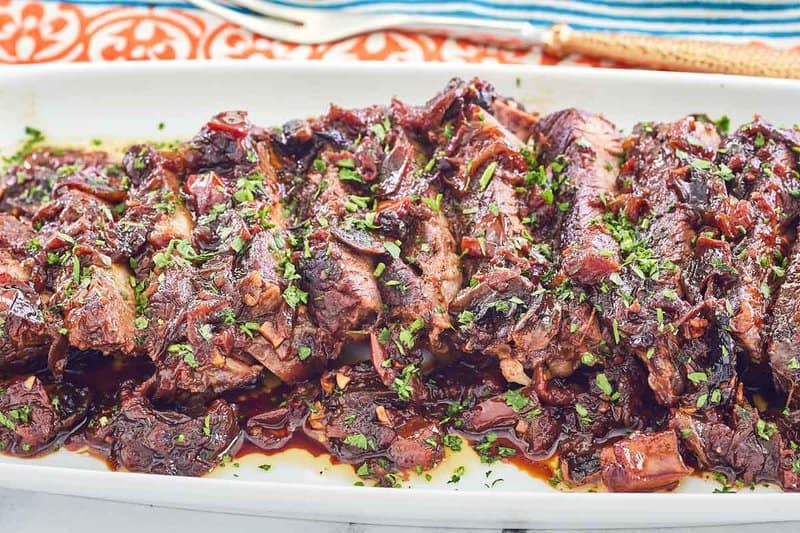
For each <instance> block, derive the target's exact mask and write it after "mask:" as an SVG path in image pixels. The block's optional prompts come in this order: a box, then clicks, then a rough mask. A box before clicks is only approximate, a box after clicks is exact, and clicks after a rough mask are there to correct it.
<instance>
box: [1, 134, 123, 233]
mask: <svg viewBox="0 0 800 533" xmlns="http://www.w3.org/2000/svg"><path fill="white" fill-rule="evenodd" d="M77 173H84V174H86V175H84V178H89V176H92V177H93V178H101V179H100V180H98V181H95V179H92V181H93V182H96V183H98V184H100V183H102V184H103V185H104V186H107V185H109V184H111V186H112V189H113V190H114V191H115V192H114V194H113V195H112V196H113V197H114V198H116V199H117V201H119V198H120V195H121V192H120V191H121V189H122V188H121V187H120V183H119V180H120V179H121V178H122V174H121V173H120V172H119V168H118V167H116V166H115V165H113V164H112V163H111V161H110V160H109V157H108V155H107V154H105V153H103V152H85V151H81V150H61V149H49V148H42V149H36V150H35V151H33V152H31V153H29V154H27V155H26V156H25V157H24V159H23V161H21V162H19V163H17V164H13V165H11V166H9V167H8V168H7V169H6V170H5V172H4V175H3V178H2V183H0V211H2V212H5V213H9V214H12V215H14V216H17V217H20V218H25V219H30V218H32V217H33V215H34V214H35V213H36V211H37V210H38V209H39V207H40V206H41V205H42V204H44V203H47V202H49V201H50V200H51V199H52V197H53V190H54V188H55V187H56V185H60V184H61V182H62V181H67V180H69V179H70V178H72V177H73V176H74V175H75V174H77ZM107 178H110V179H107ZM73 181H77V182H78V183H79V184H82V185H89V179H80V180H73Z"/></svg>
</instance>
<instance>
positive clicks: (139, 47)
mask: <svg viewBox="0 0 800 533" xmlns="http://www.w3.org/2000/svg"><path fill="white" fill-rule="evenodd" d="M156 2H157V3H153V2H152V1H150V2H148V1H138V0H116V1H115V0H78V1H75V2H71V3H63V2H57V1H52V0H0V63H44V62H52V61H115V60H154V59H155V60H162V59H221V58H233V59H251V58H265V59H326V58H331V59H347V60H386V61H458V62H497V63H532V64H553V63H557V62H559V61H558V60H557V59H555V58H553V57H548V56H547V55H545V54H542V53H541V50H540V49H538V48H534V49H531V50H525V51H510V50H502V49H498V48H495V47H492V46H484V45H479V44H475V43H470V42H467V41H461V40H454V39H447V38H442V37H431V36H425V35H416V34H409V33H402V32H394V31H388V32H383V31H381V32H375V33H372V34H369V35H364V36H359V37H354V38H350V39H345V40H343V41H340V42H336V43H331V44H325V45H315V46H306V45H293V44H288V43H284V42H280V41H274V40H272V39H268V38H264V37H260V36H256V35H253V34H252V33H250V32H248V31H245V30H242V29H240V28H238V27H237V26H235V25H233V24H230V23H227V22H225V21H223V20H221V19H219V18H217V17H214V16H212V15H209V14H206V13H204V12H202V11H199V10H196V9H194V8H192V7H191V6H190V5H188V4H185V3H183V2H172V1H169V0H156ZM294 4H295V5H297V4H300V5H305V6H315V7H325V8H327V9H334V8H344V9H354V10H362V11H367V10H369V11H375V10H390V9H407V8H409V6H410V7H417V8H418V6H420V5H423V4H421V3H420V2H419V1H418V0H415V1H413V2H410V3H407V4H401V3H391V2H390V1H388V0H375V1H370V0H305V1H303V0H298V2H294ZM425 5H426V6H427V7H426V10H428V11H430V9H431V8H432V9H435V10H438V11H437V12H442V13H450V12H453V10H455V9H458V10H462V11H463V10H464V9H467V10H468V13H467V14H468V16H487V17H488V16H491V17H495V18H518V19H519V18H524V19H526V20H529V21H531V23H533V24H535V25H540V26H545V25H549V24H552V23H553V22H556V21H564V22H568V23H571V24H573V25H574V26H576V27H584V28H590V29H611V30H615V29H617V30H625V31H642V32H648V33H655V34H679V35H706V36H721V37H725V38H733V39H746V40H761V41H771V40H774V41H776V42H778V44H782V45H788V46H798V45H800V3H798V2H797V1H796V0H789V1H786V0H766V1H765V0H749V1H747V0H745V1H736V0H734V1H725V2H722V1H720V0H705V1H698V2H693V1H691V0H608V1H606V2H604V1H601V0H568V1H563V2H554V1H552V0H500V1H498V2H491V1H488V2H487V1H486V0H467V1H458V2H456V1H455V0H444V1H440V2H434V3H429V4H425ZM465 5H466V6H467V7H466V8H465V7H464V6H465ZM432 6H433V7H432ZM554 6H555V7H554ZM563 62H566V63H581V64H590V65H598V64H600V63H599V62H597V61H591V60H587V59H584V58H574V57H573V58H567V59H565V60H564V61H563Z"/></svg>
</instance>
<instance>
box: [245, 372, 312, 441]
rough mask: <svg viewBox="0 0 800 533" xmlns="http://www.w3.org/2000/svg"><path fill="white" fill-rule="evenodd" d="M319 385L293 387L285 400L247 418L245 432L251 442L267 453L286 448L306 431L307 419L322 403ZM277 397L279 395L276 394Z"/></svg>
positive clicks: (306, 384) (307, 384)
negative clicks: (286, 445) (294, 438)
mask: <svg viewBox="0 0 800 533" xmlns="http://www.w3.org/2000/svg"><path fill="white" fill-rule="evenodd" d="M319 395H320V390H319V387H318V386H317V384H316V383H303V384H300V385H297V386H295V387H292V389H291V391H290V392H289V393H288V394H287V396H286V399H285V401H282V402H280V404H279V405H278V406H276V407H273V408H269V409H266V410H263V411H260V412H258V413H255V414H254V415H253V416H251V417H249V418H248V419H247V422H246V424H245V428H244V430H245V433H246V435H247V438H248V439H249V440H250V442H252V443H254V444H255V445H256V446H258V447H259V448H261V449H263V450H277V449H280V448H282V447H283V446H284V445H285V444H286V443H287V442H289V440H291V438H292V437H293V436H294V434H295V433H296V432H297V431H298V430H301V429H302V428H303V425H304V424H305V421H306V418H307V417H308V416H309V414H310V413H311V412H312V408H314V409H316V408H315V407H313V406H314V404H315V402H317V401H318V400H319ZM272 396H273V397H275V395H272Z"/></svg>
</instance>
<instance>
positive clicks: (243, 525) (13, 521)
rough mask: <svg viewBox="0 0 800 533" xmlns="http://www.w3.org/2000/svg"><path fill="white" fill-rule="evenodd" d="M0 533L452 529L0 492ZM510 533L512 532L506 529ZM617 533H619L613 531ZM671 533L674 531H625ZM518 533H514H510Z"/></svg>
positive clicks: (716, 532) (728, 529) (777, 531)
mask: <svg viewBox="0 0 800 533" xmlns="http://www.w3.org/2000/svg"><path fill="white" fill-rule="evenodd" d="M0 531H2V532H3V533H43V532H50V531H53V532H57V533H70V532H73V531H74V532H80V533H108V532H109V531H111V532H113V533H158V532H161V531H164V532H169V533H180V532H183V531H186V532H192V533H221V532H231V533H233V532H235V533H244V532H248V531H259V532H263V533H278V532H284V531H285V532H292V533H401V532H410V533H436V532H439V533H448V532H454V531H456V530H455V529H443V528H430V529H424V528H403V527H395V526H373V525H365V524H343V523H333V522H313V521H302V520H284V519H269V518H261V517H254V516H239V515H230V514H218V513H202V512H196V511H184V510H178V509H167V508H161V507H152V506H147V505H133V504H125V503H115V502H106V501H100V500H90V499H85V498H74V497H69V496H53V495H50V494H42V493H35V492H18V491H9V490H5V489H0ZM470 531H471V533H501V532H502V531H503V530H501V529H475V530H470ZM505 531H506V532H510V531H512V530H505ZM615 531H622V530H615ZM624 531H626V532H630V533H635V532H639V531H653V532H675V531H678V530H677V529H654V530H643V529H628V530H624ZM681 531H689V532H696V533H723V532H724V533H762V532H764V531H769V533H790V532H791V533H796V532H797V531H800V523H798V522H792V523H784V524H769V525H766V524H749V525H743V526H724V527H711V528H693V529H681ZM515 533H517V531H515Z"/></svg>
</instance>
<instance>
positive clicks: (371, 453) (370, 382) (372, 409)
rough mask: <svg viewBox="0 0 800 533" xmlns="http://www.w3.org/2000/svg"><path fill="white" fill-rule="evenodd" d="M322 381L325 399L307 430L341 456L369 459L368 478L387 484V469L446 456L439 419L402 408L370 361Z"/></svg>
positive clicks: (351, 460)
mask: <svg viewBox="0 0 800 533" xmlns="http://www.w3.org/2000/svg"><path fill="white" fill-rule="evenodd" d="M320 383H321V386H322V391H323V393H324V395H323V399H322V401H321V402H319V403H317V404H315V405H314V408H312V412H311V414H310V415H309V417H308V419H307V421H306V426H305V431H306V433H307V434H308V435H309V436H310V437H311V438H313V439H314V440H316V441H317V442H319V443H320V444H322V445H323V446H324V447H325V448H326V449H327V450H328V451H329V452H330V453H332V454H333V455H334V456H335V457H337V458H338V459H340V460H342V461H345V462H348V463H352V464H366V465H367V466H366V468H367V470H368V474H366V475H364V477H372V478H376V479H377V480H378V481H379V482H380V483H386V481H387V478H386V477H385V474H391V473H393V472H397V471H400V472H403V471H410V470H412V469H414V468H422V469H425V470H428V469H430V468H433V467H434V466H435V465H436V464H437V463H438V462H439V461H440V460H441V459H442V458H443V457H444V445H443V444H442V439H443V436H444V432H443V430H442V428H441V426H440V424H439V422H438V421H437V420H436V419H435V418H431V417H429V416H426V415H424V414H422V413H420V412H418V411H417V410H415V409H414V408H412V407H404V402H403V401H402V400H401V399H400V398H399V396H398V393H397V392H394V391H390V390H388V389H386V388H385V387H384V386H383V384H382V383H381V381H380V380H379V379H378V377H377V375H376V374H375V372H374V369H372V367H371V366H369V365H363V364H362V365H359V366H355V367H347V366H345V367H341V368H339V369H337V370H335V371H329V372H327V373H325V374H323V376H322V378H321V381H320ZM389 479H391V478H389ZM390 484H393V483H390Z"/></svg>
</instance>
